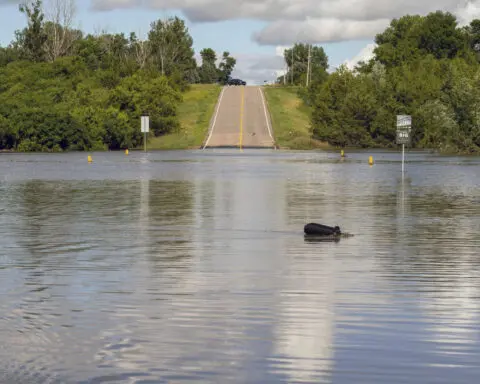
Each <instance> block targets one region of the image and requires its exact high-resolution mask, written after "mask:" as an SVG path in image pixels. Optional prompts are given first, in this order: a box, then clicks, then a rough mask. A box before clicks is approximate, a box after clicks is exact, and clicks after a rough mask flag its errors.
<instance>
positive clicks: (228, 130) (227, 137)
mask: <svg viewBox="0 0 480 384" xmlns="http://www.w3.org/2000/svg"><path fill="white" fill-rule="evenodd" d="M271 129H272V128H271V123H270V118H269V115H268V111H267V106H266V103H265V99H264V95H263V91H262V90H261V88H260V87H254V86H246V87H244V86H230V87H225V88H224V89H223V91H222V93H221V94H220V97H219V102H218V104H217V108H216V110H215V113H214V116H213V119H212V122H211V124H210V130H209V135H208V137H207V139H206V141H205V143H204V148H209V147H238V148H246V147H265V148H273V147H274V140H273V133H272V131H271Z"/></svg>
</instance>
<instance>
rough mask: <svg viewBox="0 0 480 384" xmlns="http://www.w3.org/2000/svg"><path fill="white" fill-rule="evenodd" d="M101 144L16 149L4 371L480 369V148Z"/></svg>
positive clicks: (10, 166) (0, 362)
mask: <svg viewBox="0 0 480 384" xmlns="http://www.w3.org/2000/svg"><path fill="white" fill-rule="evenodd" d="M370 155H373V156H374V160H375V165H374V166H372V167H370V166H369V165H368V156H370ZM92 156H93V160H94V162H93V163H92V164H88V163H87V161H86V160H87V159H86V158H87V154H82V153H80V154H78V153H75V154H58V155H56V154H49V155H47V154H45V155H37V154H34V155H21V154H1V155H0V180H1V183H0V234H1V239H2V247H1V251H0V340H1V342H0V382H2V383H3V382H6V383H37V382H38V383H102V382H115V383H117V382H118V383H167V382H168V383H174V382H175V383H177V382H190V381H201V382H217V383H226V382H238V383H247V382H248V383H269V382H290V383H293V382H311V383H313V382H315V383H319V382H324V383H342V384H343V383H370V384H371V383H422V384H425V383H453V382H454V383H468V384H471V383H474V382H477V381H478V378H479V377H480V300H479V294H480V171H479V169H480V167H479V166H480V159H479V158H478V157H440V156H436V155H431V154H425V153H408V154H407V160H408V163H407V165H406V169H407V173H406V175H405V176H404V177H402V175H401V163H400V159H401V156H400V154H399V153H396V152H394V153H392V152H381V151H377V152H372V151H369V152H353V153H350V152H348V151H347V156H348V157H347V158H346V159H344V160H341V159H340V157H339V154H338V153H331V152H304V153H301V152H285V151H274V150H244V151H243V152H239V151H238V150H205V151H172V152H152V153H147V154H144V153H143V152H130V155H129V156H125V155H124V154H123V153H94V154H92ZM309 221H316V222H321V223H325V224H328V225H339V226H340V227H341V228H342V230H344V231H347V232H349V233H353V234H354V235H355V236H354V237H350V238H344V239H340V241H338V242H318V241H309V240H308V239H305V238H304V235H303V225H304V224H305V223H306V222H309Z"/></svg>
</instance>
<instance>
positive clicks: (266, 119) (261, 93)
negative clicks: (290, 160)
mask: <svg viewBox="0 0 480 384" xmlns="http://www.w3.org/2000/svg"><path fill="white" fill-rule="evenodd" d="M258 92H260V97H261V99H262V104H263V112H264V113H265V121H266V122H267V129H268V134H269V135H270V138H271V139H272V144H273V146H274V148H275V149H276V146H275V139H274V138H273V136H272V131H271V129H270V120H269V118H268V113H267V106H266V104H265V96H264V95H263V91H262V88H261V87H258Z"/></svg>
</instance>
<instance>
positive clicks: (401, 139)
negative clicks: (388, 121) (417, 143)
mask: <svg viewBox="0 0 480 384" xmlns="http://www.w3.org/2000/svg"><path fill="white" fill-rule="evenodd" d="M411 131H412V116H410V115H397V144H402V173H403V172H405V144H409V143H410V140H411Z"/></svg>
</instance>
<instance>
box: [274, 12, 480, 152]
mask: <svg viewBox="0 0 480 384" xmlns="http://www.w3.org/2000/svg"><path fill="white" fill-rule="evenodd" d="M375 43H376V47H375V49H374V54H373V58H371V59H370V60H369V61H367V62H360V63H359V64H358V65H357V66H356V67H355V68H353V69H349V68H347V66H345V65H342V66H340V67H339V68H337V69H336V70H335V71H334V72H332V73H330V74H328V73H327V71H326V69H327V66H326V60H325V58H324V57H323V55H322V54H321V52H317V53H316V55H317V59H316V58H315V56H314V55H313V50H312V62H313V65H312V75H311V81H310V84H309V86H308V87H306V83H305V74H306V73H307V71H306V68H307V65H306V63H307V58H308V56H307V55H306V54H305V52H306V47H307V46H306V45H303V44H296V45H295V46H294V48H293V54H292V51H291V50H288V51H286V52H285V61H286V62H287V64H288V66H289V71H288V72H287V74H286V76H285V78H283V77H281V78H279V79H278V81H277V82H278V86H280V85H282V84H283V85H284V86H287V87H291V85H294V86H295V85H296V86H301V87H300V91H299V92H298V95H299V96H300V97H301V98H302V99H303V102H304V103H305V104H306V105H308V106H309V107H310V108H311V109H312V112H311V119H310V124H311V135H312V138H316V139H319V140H321V141H327V142H328V143H329V144H331V145H334V146H338V147H347V146H354V147H383V148H388V147H393V146H395V145H396V144H395V132H396V115H397V114H407V115H412V143H411V145H412V147H414V148H428V149H434V150H438V151H441V152H445V153H465V154H468V153H479V152H480V65H479V62H480V20H473V21H472V22H471V23H470V24H469V25H467V26H464V27H459V26H458V23H457V20H456V18H455V16H453V15H452V14H450V13H445V12H440V11H438V12H434V13H430V14H428V15H427V16H410V15H407V16H404V17H401V18H400V19H395V20H393V21H392V22H391V24H390V26H389V27H388V28H387V29H386V30H385V31H384V32H382V33H380V34H378V35H377V36H376V38H375ZM314 48H316V49H317V50H320V49H321V48H317V47H314ZM292 56H293V58H294V60H293V65H292V59H291V58H292ZM292 74H293V76H292Z"/></svg>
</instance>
